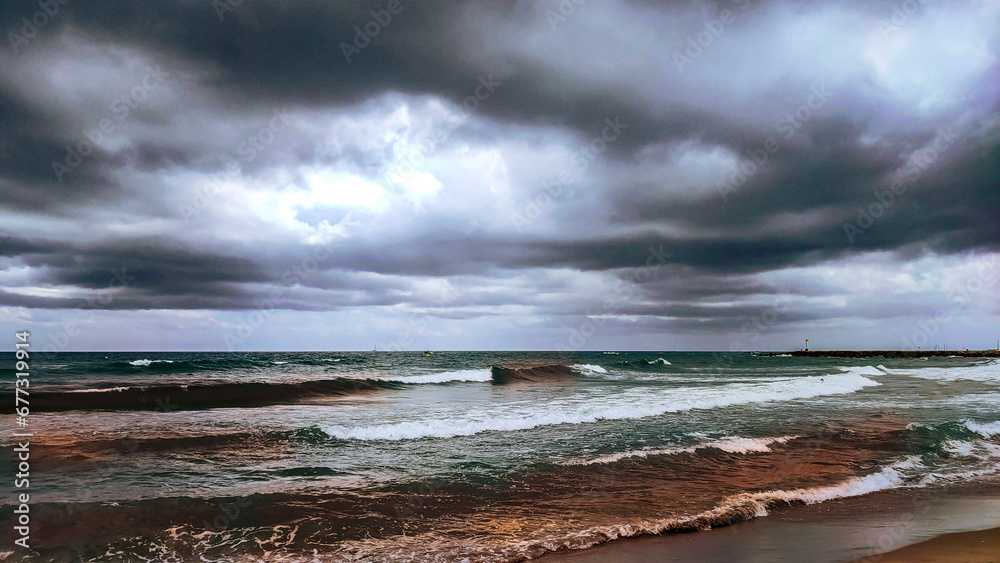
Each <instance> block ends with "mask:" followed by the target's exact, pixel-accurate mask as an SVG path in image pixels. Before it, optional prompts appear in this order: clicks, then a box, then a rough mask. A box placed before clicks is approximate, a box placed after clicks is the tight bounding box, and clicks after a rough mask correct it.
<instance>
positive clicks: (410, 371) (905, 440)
mask: <svg viewBox="0 0 1000 563" xmlns="http://www.w3.org/2000/svg"><path fill="white" fill-rule="evenodd" d="M29 363H30V376H29V378H30V388H29V393H30V395H29V396H28V399H29V400H30V414H29V415H28V416H27V417H26V418H27V420H26V426H24V427H20V426H17V425H16V423H15V415H14V414H12V412H11V410H10V409H6V410H5V411H4V414H3V415H2V416H3V419H4V424H3V432H2V434H0V439H2V442H3V445H4V446H5V448H4V451H5V452H6V455H4V456H3V472H4V474H5V475H6V477H4V484H3V485H2V486H0V490H3V491H5V492H4V495H3V498H2V499H0V503H2V504H3V506H2V514H3V517H2V518H3V519H4V520H5V523H4V525H3V529H2V530H0V535H2V536H3V538H4V543H3V548H2V549H3V550H6V551H4V552H3V553H0V557H2V558H3V559H4V560H5V561H200V562H206V561H261V562H264V561H267V562H272V561H294V562H298V561H394V562H409V561H413V562H426V561H430V562H438V561H440V562H485V561H497V562H512V561H524V560H527V559H532V558H537V557H541V556H543V555H545V554H547V553H550V552H558V551H566V550H577V549H586V548H589V547H592V546H596V545H599V544H602V543H606V542H609V541H615V540H620V539H623V538H629V537H637V536H642V535H647V534H672V533H678V532H693V533H703V531H707V530H711V529H714V528H720V527H724V526H728V525H731V524H735V523H738V522H744V521H747V520H752V519H757V518H767V517H768V515H769V514H773V513H774V512H775V511H780V510H782V509H783V508H786V507H789V506H791V505H800V504H820V503H824V502H827V501H832V500H834V499H841V498H845V497H854V496H859V495H866V494H869V493H874V492H877V491H884V490H889V489H895V490H898V491H902V492H904V493H906V494H908V493H909V492H912V493H913V494H917V493H918V491H929V490H930V491H932V490H946V489H948V488H949V487H959V486H961V487H966V488H968V487H970V486H973V487H974V486H975V485H976V484H977V483H987V482H989V483H995V482H996V480H997V479H998V472H1000V408H998V407H1000V364H998V361H997V360H996V359H975V358H958V357H950V358H949V357H941V358H914V359H889V358H882V357H875V358H866V359H848V358H802V357H791V356H788V355H771V356H768V355H763V354H755V353H718V352H666V351H649V352H621V353H608V352H579V353H577V352H573V353H569V352H447V351H434V352H432V353H424V352H391V353H383V352H294V353H292V352H246V353H230V352H218V353H179V352H171V353H160V352H116V353H106V352H97V353H40V354H32V355H31V357H30V360H29ZM14 365H15V358H14V355H13V354H9V353H8V354H0V366H2V367H0V371H2V372H3V375H4V377H3V378H2V379H3V381H5V382H7V383H6V384H5V385H6V388H5V389H0V395H2V398H0V400H2V401H3V402H4V403H5V404H8V405H12V404H13V403H14V401H15V398H14V387H13V379H14V373H15V368H14ZM24 432H30V433H31V435H32V436H31V437H30V439H29V441H30V486H29V487H27V488H25V489H15V488H13V486H12V484H13V483H14V479H13V475H14V473H16V472H17V465H18V461H17V459H16V457H15V454H14V448H15V447H16V446H17V445H18V444H19V443H22V442H23V441H24V438H20V437H16V436H14V433H24ZM8 477H9V478H8ZM22 492H28V493H30V503H29V504H30V521H31V538H30V540H31V541H30V545H31V547H30V550H23V549H20V548H19V549H17V550H14V551H11V550H10V547H11V546H12V545H13V539H14V538H15V537H17V536H15V532H14V531H12V527H13V525H14V524H13V522H12V518H11V516H12V515H13V514H14V513H13V511H14V509H15V508H17V506H18V504H19V503H18V502H17V501H16V494H17V493H22Z"/></svg>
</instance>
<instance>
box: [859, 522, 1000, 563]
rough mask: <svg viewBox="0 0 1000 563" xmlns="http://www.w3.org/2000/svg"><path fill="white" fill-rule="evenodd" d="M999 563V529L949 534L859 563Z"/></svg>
mask: <svg viewBox="0 0 1000 563" xmlns="http://www.w3.org/2000/svg"><path fill="white" fill-rule="evenodd" d="M876 560H877V561H878V562H879V563H932V562H934V563H936V562H938V561H949V562H950V563H1000V528H993V529H992V530H983V531H980V532H965V533H961V534H946V535H944V536H939V537H936V538H934V539H932V540H927V541H925V542H921V543H918V544H916V545H911V546H907V547H904V548H902V549H897V550H896V551H893V552H891V553H887V554H885V555H882V556H878V557H871V558H866V559H862V560H861V561H858V562H857V563H867V562H868V561H871V562H872V563H874V562H875V561H876Z"/></svg>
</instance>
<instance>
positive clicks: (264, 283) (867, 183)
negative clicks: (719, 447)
mask: <svg viewBox="0 0 1000 563" xmlns="http://www.w3.org/2000/svg"><path fill="white" fill-rule="evenodd" d="M566 4H567V3H565V2H563V3H562V5H563V9H565V5H566ZM400 6H401V8H400V10H401V11H399V13H396V14H392V15H391V18H389V19H390V20H391V21H388V23H381V22H379V21H377V19H376V16H377V18H379V19H382V22H385V21H386V19H385V18H387V16H386V13H387V12H381V11H379V12H377V14H375V15H373V13H372V12H373V10H376V11H378V10H382V9H383V8H384V6H382V5H374V4H371V3H362V2H346V3H321V2H307V3H289V2H277V1H274V2H261V3H254V4H250V3H243V4H241V5H239V6H236V7H234V9H233V10H231V11H226V12H224V13H222V14H221V17H220V14H218V13H217V12H216V10H215V8H213V4H212V3H207V2H206V3H188V2H112V3H105V4H103V5H102V6H101V7H100V8H98V7H96V6H89V5H76V4H73V5H69V6H66V7H64V8H62V9H63V10H64V11H63V12H61V13H60V15H59V17H58V18H53V19H52V21H51V22H49V24H48V25H46V26H44V28H42V29H39V30H38V33H37V34H36V35H35V36H33V37H32V38H31V39H30V41H28V42H27V43H24V44H21V45H19V46H18V52H17V53H14V52H13V49H11V53H9V55H10V56H5V57H4V58H3V60H2V62H0V127H2V132H3V134H2V143H0V163H2V164H3V166H2V171H0V217H2V218H3V227H0V232H2V234H3V235H4V237H3V238H0V281H2V282H3V288H4V289H3V290H2V292H0V307H4V308H5V309H3V310H4V311H7V318H8V319H25V318H28V317H30V316H31V311H36V312H38V314H41V313H40V312H41V311H44V310H51V311H65V310H73V309H87V308H93V305H94V303H95V301H94V299H95V295H113V298H107V297H106V298H105V299H103V300H102V301H98V302H97V303H98V304H99V306H98V308H100V309H107V310H108V313H107V314H118V315H130V313H128V312H129V311H133V312H136V311H159V313H157V314H161V315H168V314H177V315H180V314H184V315H189V314H192V312H207V313H208V314H210V315H215V316H217V317H218V318H217V325H216V326H215V327H214V328H212V327H211V326H210V325H206V326H205V328H204V329H203V330H205V331H211V330H214V331H216V332H217V331H218V330H219V329H218V326H221V325H218V322H221V323H223V324H225V323H229V322H239V315H241V314H244V313H245V312H251V311H254V310H257V309H260V308H261V307H269V308H272V309H275V310H281V311H286V312H288V313H289V314H292V313H293V312H301V313H302V314H306V313H307V312H316V313H323V312H329V313H331V314H337V315H341V314H342V315H355V314H357V315H361V317H362V318H369V317H368V315H371V316H372V318H381V319H395V320H396V321H399V322H403V321H401V320H400V319H403V318H405V317H406V316H407V315H412V314H423V313H425V314H429V315H431V316H433V317H434V318H437V319H440V322H441V323H443V324H442V326H448V327H454V326H458V325H454V324H453V323H463V322H464V323H466V326H468V327H475V328H476V329H478V330H482V327H481V325H480V324H479V323H480V322H481V321H483V320H485V319H491V320H492V321H493V322H494V323H495V326H498V327H499V326H510V327H518V328H516V331H518V332H524V333H525V334H530V335H534V338H535V339H536V341H539V342H547V343H552V344H550V346H551V345H555V343H557V342H558V341H559V340H560V339H561V338H562V337H561V336H559V334H560V332H561V331H563V330H564V329H566V328H567V327H572V326H573V324H574V323H576V322H579V319H581V318H586V315H588V314H589V315H591V316H593V311H594V310H595V307H598V306H599V305H600V303H602V302H603V301H604V300H606V299H607V298H608V296H609V294H610V295H613V293H612V292H614V291H616V288H620V287H621V283H625V284H626V285H628V286H630V287H632V288H633V289H632V290H631V291H630V292H629V293H628V294H627V295H628V297H627V298H622V299H621V300H620V302H616V303H615V306H614V308H613V311H610V312H608V311H605V313H606V315H605V316H608V317H609V318H611V317H613V318H614V319H615V320H613V321H608V322H607V323H606V324H605V325H604V327H605V328H603V329H602V331H606V333H602V335H601V336H600V337H598V339H597V340H594V341H593V345H594V346H598V345H619V346H632V344H631V343H635V342H642V343H649V342H653V341H654V340H653V339H655V338H656V335H657V334H659V335H662V337H663V338H664V339H666V340H665V341H669V339H670V338H671V337H675V338H677V339H678V340H677V341H676V342H678V344H677V345H678V346H686V347H725V346H726V345H727V344H728V342H727V341H728V340H730V339H731V338H732V333H733V332H734V331H737V332H738V331H739V329H740V327H741V326H742V325H743V324H745V323H746V322H747V320H748V319H753V318H755V317H756V316H759V315H761V314H762V313H763V312H765V311H767V310H768V307H770V306H771V304H770V300H771V299H773V298H774V296H775V295H778V294H779V293H780V294H788V295H792V296H795V301H794V306H793V308H792V310H789V311H787V312H786V313H784V314H782V315H781V316H780V321H776V322H778V323H779V324H778V325H776V326H775V327H773V329H771V330H770V333H772V334H773V335H774V337H775V338H783V336H781V335H783V334H785V333H790V332H791V331H795V330H802V329H806V330H808V329H812V330H817V331H821V330H827V331H834V330H836V328H835V327H837V326H839V324H838V323H840V322H846V320H848V319H854V320H856V321H857V322H859V323H861V324H863V325H865V326H868V325H867V324H866V323H874V325H873V326H875V325H877V324H878V323H879V322H882V323H884V324H885V326H887V327H892V328H890V329H886V330H882V331H879V330H877V329H875V328H873V329H872V331H873V334H878V333H880V332H881V333H885V334H895V333H899V332H901V331H902V332H905V331H906V330H909V329H908V327H909V326H911V325H912V322H913V319H917V318H920V317H921V316H926V315H931V314H933V312H934V311H936V310H940V309H941V308H942V307H949V306H952V307H953V306H955V305H954V303H952V302H951V301H949V300H948V297H947V296H948V295H949V294H950V293H949V292H950V291H952V289H953V288H954V286H955V285H956V284H960V283H962V279H956V278H955V276H950V275H946V273H942V270H943V269H946V268H951V269H952V270H954V271H962V272H965V271H966V269H967V268H972V266H973V265H976V264H979V262H980V261H982V260H987V259H988V257H990V256H995V255H996V254H997V253H998V252H1000V224H998V222H997V221H996V217H998V216H1000V192H998V191H997V190H996V179H997V178H998V177H1000V170H998V166H1000V165H998V163H1000V158H998V145H1000V133H998V130H1000V90H998V87H997V84H998V81H997V78H998V77H1000V76H998V74H1000V73H998V69H997V66H996V63H995V61H996V60H997V55H998V53H997V52H996V45H998V44H1000V43H998V42H997V39H998V31H1000V30H998V26H997V24H996V22H997V21H1000V20H998V19H997V18H996V17H995V16H996V15H998V14H997V11H996V7H995V6H992V5H991V4H989V3H985V2H975V1H971V0H970V1H967V2H959V3H954V4H949V5H947V6H944V5H941V6H937V5H925V6H923V7H922V8H921V10H920V11H919V12H918V13H916V14H914V15H913V16H910V17H908V18H906V19H905V21H900V20H899V19H898V18H897V19H896V20H893V19H892V15H893V4H892V3H891V2H880V3H858V2H850V1H846V0H845V1H842V2H834V3H825V4H821V5H819V4H817V5H811V4H807V3H791V4H787V3H777V2H762V3H743V2H724V1H719V2H707V1H706V2H695V3H689V4H688V3H686V4H676V3H661V2H615V3H607V4H600V5H597V4H592V3H586V4H581V5H580V6H579V7H578V9H577V10H576V11H575V12H574V13H572V14H564V15H565V16H566V17H565V19H559V18H555V19H553V17H552V13H558V10H559V9H560V3H559V2H554V1H553V2H543V3H529V2H516V1H511V2H490V3H464V2H457V3H456V2H421V3H409V2H403V3H401V4H400ZM21 8H22V9H21V10H19V8H18V7H17V6H13V7H10V8H5V9H4V11H3V13H2V14H0V24H2V27H3V28H4V29H8V30H11V31H16V30H20V28H21V26H22V23H23V22H22V20H21V18H22V17H23V16H25V15H30V14H29V13H28V12H30V11H31V10H32V6H29V5H26V6H22V7H21ZM724 9H728V10H731V11H732V15H733V17H732V21H731V22H730V23H725V22H722V20H719V21H720V22H722V23H721V24H720V23H713V22H714V21H715V18H718V17H721V16H720V14H721V13H722V12H721V10H724ZM373 22H374V23H373ZM886 22H888V23H889V24H890V25H888V26H887V25H886ZM366 26H368V27H367V28H366ZM711 26H716V27H714V28H712V27H711ZM365 29H369V30H371V29H376V30H377V31H378V33H377V35H376V36H374V37H370V38H369V37H367V35H368V34H367V32H364V30H365ZM711 29H715V30H716V31H717V33H714V34H713V33H712V32H711ZM357 30H361V31H362V34H363V35H364V37H360V36H359V35H358V31H357ZM706 30H708V33H709V35H711V37H709V35H704V33H705V32H706ZM805 30H813V32H810V33H806V31H805ZM699 33H701V34H702V36H699ZM359 37H360V39H358V38H359ZM699 40H702V45H700V46H696V47H692V44H691V41H694V42H695V44H697V42H698V41H699ZM366 42H367V43H366ZM364 43H366V44H364ZM344 45H353V46H355V47H356V49H354V50H351V52H350V53H349V55H350V59H351V60H350V62H348V60H347V58H346V57H345V55H344ZM679 57H680V58H679ZM684 57H687V58H686V59H684ZM679 60H683V61H685V62H683V63H682V64H681V63H678V61H679ZM126 108H127V109H126ZM609 123H617V124H621V125H619V126H616V127H612V128H610V129H609V126H608V124H609ZM88 143H89V147H90V148H91V149H92V150H90V151H87V152H88V153H89V154H79V155H78V156H76V157H74V156H73V154H72V153H74V151H75V152H77V153H80V152H83V151H82V150H81V149H83V148H87V146H88ZM651 247H652V248H654V249H660V248H662V249H663V251H662V252H664V253H667V254H669V257H668V258H666V259H665V262H666V263H665V265H664V267H663V268H662V269H660V270H658V271H657V274H656V275H655V276H651V279H648V280H646V279H636V278H635V277H634V276H632V275H631V274H632V273H634V272H635V270H636V268H642V266H643V265H644V264H646V262H647V258H648V257H649V256H650V248H651ZM317 252H320V253H321V256H320V254H317ZM872 260H877V261H879V262H880V263H882V264H884V268H885V270H886V272H891V273H892V275H894V276H898V278H899V280H901V281H900V283H899V285H898V287H897V288H896V289H895V290H883V291H881V292H872V291H869V290H868V289H866V288H867V287H868V286H869V285H878V282H877V274H876V273H874V272H869V271H868V269H867V268H868V266H867V264H869V263H870V262H871V261H872ZM852 267H853V268H855V271H859V272H863V273H859V274H857V275H858V276H859V280H861V281H859V282H858V283H855V284H853V286H850V285H849V286H847V287H843V286H839V285H830V284H829V283H827V282H820V281H818V279H817V278H818V277H822V276H825V275H826V273H827V272H829V271H839V272H843V271H844V269H845V268H852ZM122 268H125V269H126V271H127V272H128V276H129V278H128V280H127V281H128V283H127V284H123V285H122V286H121V287H116V288H113V289H112V290H109V289H108V283H109V278H111V277H113V272H115V271H120V270H121V269H122ZM306 270H307V271H306ZM969 271H971V270H969ZM442 280H449V281H450V282H453V283H456V284H457V286H458V287H459V288H460V290H461V291H459V293H458V295H457V296H456V297H455V298H454V299H449V300H444V301H443V300H441V299H439V298H437V297H436V296H437V294H438V293H439V291H440V290H439V289H438V286H437V285H436V284H438V283H439V282H441V281H442ZM623 280H624V282H623ZM928 280H932V281H928ZM866 284H867V285H866ZM927 284H930V287H924V285H927ZM911 285H912V286H913V287H914V288H916V287H919V288H920V291H919V292H918V291H916V289H906V288H907V287H910V286H911ZM779 286H780V287H782V288H784V289H782V290H780V292H779V290H778V289H776V288H777V287H779ZM887 292H888V293H887ZM275 296H277V297H278V298H280V299H279V301H280V303H277V302H275V301H274V297H275ZM88 298H90V301H88ZM88 303H89V305H88ZM262 303H263V304H264V305H262ZM962 307H963V310H965V305H963V306H962ZM171 311H173V312H174V313H170V312H171ZM421 312H423V313H421ZM998 313H1000V305H997V304H996V303H994V302H993V301H990V300H989V299H983V300H981V302H980V305H979V307H978V309H974V310H971V311H968V314H970V315H973V317H974V322H972V323H971V324H970V325H969V326H977V323H979V324H982V323H989V322H991V321H992V320H993V319H995V318H996V316H997V315H998ZM309 314H311V313H309ZM227 315H236V316H237V317H236V318H228V317H227ZM102 318H105V319H106V322H111V321H108V320H107V319H108V318H107V317H102ZM118 318H122V319H124V318H126V317H125V316H122V317H118ZM128 318H133V317H128ZM223 318H228V320H225V321H220V320H218V319H223ZM302 318H303V319H305V318H306V317H302ZM396 321H389V320H386V321H385V322H384V323H383V324H385V326H382V327H379V326H371V327H370V328H369V329H370V330H371V331H374V332H373V333H378V334H383V336H382V337H390V338H391V334H390V336H385V334H386V333H385V331H389V333H391V332H392V331H393V330H395V329H394V328H386V327H388V326H390V325H391V324H392V322H396ZM122 322H124V321H122ZM274 322H276V323H278V324H279V325H282V326H286V325H287V323H295V322H296V321H295V320H294V317H287V316H281V317H280V320H276V321H274ZM355 322H357V321H355ZM505 323H507V324H505ZM907 323H911V324H907ZM168 324H169V323H168ZM116 326H121V323H118V324H117V325H116ZM158 326H160V325H158ZM442 330H443V329H442ZM449 330H453V329H452V328H449ZM497 330H498V331H499V329H497ZM514 330H515V329H509V330H508V332H507V333H503V331H500V332H499V333H497V334H492V333H491V334H484V335H483V337H482V340H475V339H472V340H469V339H465V340H455V342H456V346H457V345H459V344H461V345H463V346H473V347H497V346H499V347H508V346H509V347H517V346H519V345H520V346H523V345H524V342H525V341H524V340H522V339H521V338H522V337H521V336H520V335H519V336H516V337H515V336H513V334H512V333H513V331H514ZM956 330H957V329H956ZM379 331H382V332H381V333H380V332H379ZM637 331H638V332H637ZM168 332H169V331H168ZM639 333H641V334H645V335H646V336H643V337H641V338H640V337H639V336H636V335H637V334H639ZM262 334H264V333H262ZM691 334H697V335H701V336H699V338H700V340H698V339H694V340H691V339H690V337H689V336H686V335H691ZM682 335H683V336H682ZM439 336H440V335H439ZM171 338H174V337H172V336H170V335H169V334H166V335H164V337H163V339H160V340H158V342H167V343H169V342H171V341H172V340H171ZM261 338H264V336H261ZM525 338H527V337H525ZM616 338H619V339H618V340H616ZM636 339H637V340H636ZM151 342H152V340H151ZM177 342H180V340H177ZM209 342H211V340H209ZM488 342H489V343H497V344H487V343H488ZM781 343H783V341H780V340H776V341H775V345H778V344H781ZM157 345H159V344H157ZM168 345H169V344H168ZM178 345H179V344H178ZM273 345H274V346H277V347H281V346H292V345H291V344H280V343H279V344H273ZM856 345H857V346H861V345H862V343H857V344H856ZM205 346H206V347H209V348H212V347H219V346H218V344H211V343H208V344H206V345H205ZM292 347H294V346H292ZM541 347H546V346H541ZM365 348H367V346H365Z"/></svg>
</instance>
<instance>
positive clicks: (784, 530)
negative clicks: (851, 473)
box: [542, 483, 1000, 563]
mask: <svg viewBox="0 0 1000 563" xmlns="http://www.w3.org/2000/svg"><path fill="white" fill-rule="evenodd" d="M998 524H1000V486H997V485H996V484H993V483H990V484H983V485H979V486H969V487H962V488H961V489H955V490H931V489H925V490H903V491H885V492H880V493H874V494H870V495H865V496H861V497H854V498H848V499H840V500H835V501H830V502H827V503H823V504H818V505H810V506H795V507H790V508H786V509H783V510H778V511H774V512H772V513H771V514H770V515H769V516H767V517H764V518H758V519H756V520H753V521H750V522H746V523H742V524H737V525H735V526H730V527H725V528H717V529H713V530H709V531H704V532H694V533H687V534H670V535H664V536H648V537H643V538H635V539H625V540H618V541H612V542H609V543H607V544H603V545H600V546H597V547H594V548H591V549H586V550H581V551H577V552H563V553H557V554H551V555H547V556H545V557H543V558H542V559H543V560H545V561H552V562H564V563H609V562H610V563H619V562H628V563H659V562H678V563H679V562H688V561H699V562H702V561H707V562H720V563H721V562H734V561H735V562H744V563H765V562H783V563H784V562H787V563H797V562H800V561H813V562H816V563H845V562H849V561H857V562H864V563H896V562H903V561H949V562H951V561H968V562H975V563H981V562H984V561H992V562H996V563H1000V547H998V546H1000V543H998V542H1000V537H998V536H1000V533H998V531H997V530H996V526H997V525H998ZM970 530H974V532H971V533H968V532H969V531H970ZM945 534H947V535H945ZM928 540H929V541H928ZM921 542H926V543H921ZM897 550H899V551H897ZM942 553H946V554H947V556H946V557H944V558H942V557H941V554H942ZM917 557H926V558H925V559H919V558H917ZM963 557H965V558H964V559H963ZM991 557H992V558H991Z"/></svg>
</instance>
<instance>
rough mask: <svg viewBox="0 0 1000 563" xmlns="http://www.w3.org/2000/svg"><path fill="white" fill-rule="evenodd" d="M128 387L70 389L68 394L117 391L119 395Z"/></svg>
mask: <svg viewBox="0 0 1000 563" xmlns="http://www.w3.org/2000/svg"><path fill="white" fill-rule="evenodd" d="M128 390H129V387H108V388H106V389H71V390H70V391H69V392H70V393H109V392H112V391H117V392H119V393H121V392H122V391H128Z"/></svg>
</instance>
